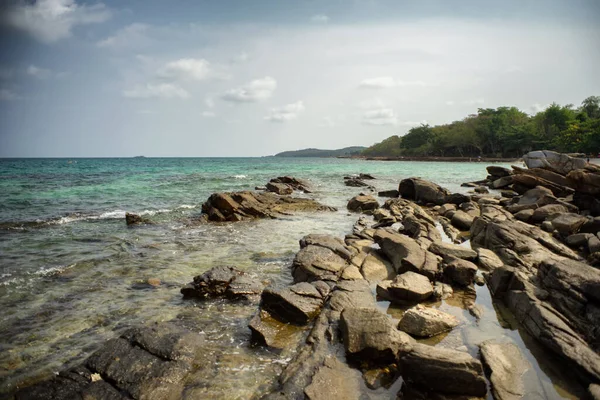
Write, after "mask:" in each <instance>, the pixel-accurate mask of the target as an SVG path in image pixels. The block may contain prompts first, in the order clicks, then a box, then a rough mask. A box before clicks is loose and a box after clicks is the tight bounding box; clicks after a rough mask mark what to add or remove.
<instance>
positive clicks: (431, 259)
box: [374, 229, 439, 279]
mask: <svg viewBox="0 0 600 400" xmlns="http://www.w3.org/2000/svg"><path fill="white" fill-rule="evenodd" d="M374 238H375V242H376V243H377V244H379V246H380V247H381V250H382V252H383V253H384V254H385V255H386V256H387V258H388V259H389V260H390V261H391V262H392V264H393V266H394V268H395V269H396V271H397V272H398V273H402V272H405V271H407V270H412V271H418V272H420V273H422V274H424V275H427V276H428V277H430V278H432V279H433V278H434V277H435V275H436V274H437V273H438V272H439V266H438V259H437V256H435V255H434V254H433V253H431V252H429V251H427V250H423V249H422V248H421V247H420V246H419V244H418V243H417V242H416V241H415V240H414V239H411V238H410V237H408V236H406V235H403V234H401V233H395V232H393V231H389V230H386V229H377V230H376V231H375V236H374Z"/></svg>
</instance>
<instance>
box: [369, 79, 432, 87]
mask: <svg viewBox="0 0 600 400" xmlns="http://www.w3.org/2000/svg"><path fill="white" fill-rule="evenodd" d="M428 85H429V84H427V83H426V82H422V81H399V80H396V79H394V78H392V77H391V76H380V77H377V78H369V79H365V80H363V81H362V82H361V83H360V84H359V85H358V87H360V88H363V89H387V88H393V87H402V86H428Z"/></svg>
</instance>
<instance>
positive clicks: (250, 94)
mask: <svg viewBox="0 0 600 400" xmlns="http://www.w3.org/2000/svg"><path fill="white" fill-rule="evenodd" d="M275 89H277V81H276V80H275V79H273V78H271V77H270V76H266V77H264V78H261V79H255V80H253V81H252V82H249V83H247V84H246V85H244V86H242V87H239V88H236V89H231V90H229V91H227V92H225V93H224V94H223V95H222V96H221V98H222V99H223V100H225V101H231V102H234V103H255V102H258V101H261V100H265V99H268V98H269V97H271V96H272V95H273V92H274V91H275Z"/></svg>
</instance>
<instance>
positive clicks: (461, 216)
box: [450, 210, 474, 231]
mask: <svg viewBox="0 0 600 400" xmlns="http://www.w3.org/2000/svg"><path fill="white" fill-rule="evenodd" d="M473 220H474V217H473V216H471V215H469V214H467V213H466V212H464V211H462V210H457V211H456V212H455V213H454V214H453V215H452V218H451V220H450V221H451V222H452V225H454V226H455V227H457V228H458V229H460V230H462V231H468V230H469V229H471V225H472V224H473Z"/></svg>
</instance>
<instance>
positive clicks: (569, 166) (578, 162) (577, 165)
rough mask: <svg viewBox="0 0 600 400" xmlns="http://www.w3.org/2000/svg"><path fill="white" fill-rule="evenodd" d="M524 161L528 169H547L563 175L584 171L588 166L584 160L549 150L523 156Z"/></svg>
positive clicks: (532, 152)
mask: <svg viewBox="0 0 600 400" xmlns="http://www.w3.org/2000/svg"><path fill="white" fill-rule="evenodd" d="M523 161H525V164H526V165H527V168H530V169H531V168H542V169H547V170H550V171H554V172H556V173H558V174H561V175H567V174H568V173H569V172H571V171H574V170H577V169H583V168H585V167H586V165H587V162H586V160H585V159H583V158H574V157H571V156H568V155H566V154H561V153H557V152H555V151H548V150H538V151H530V152H529V153H527V154H525V155H524V156H523Z"/></svg>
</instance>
